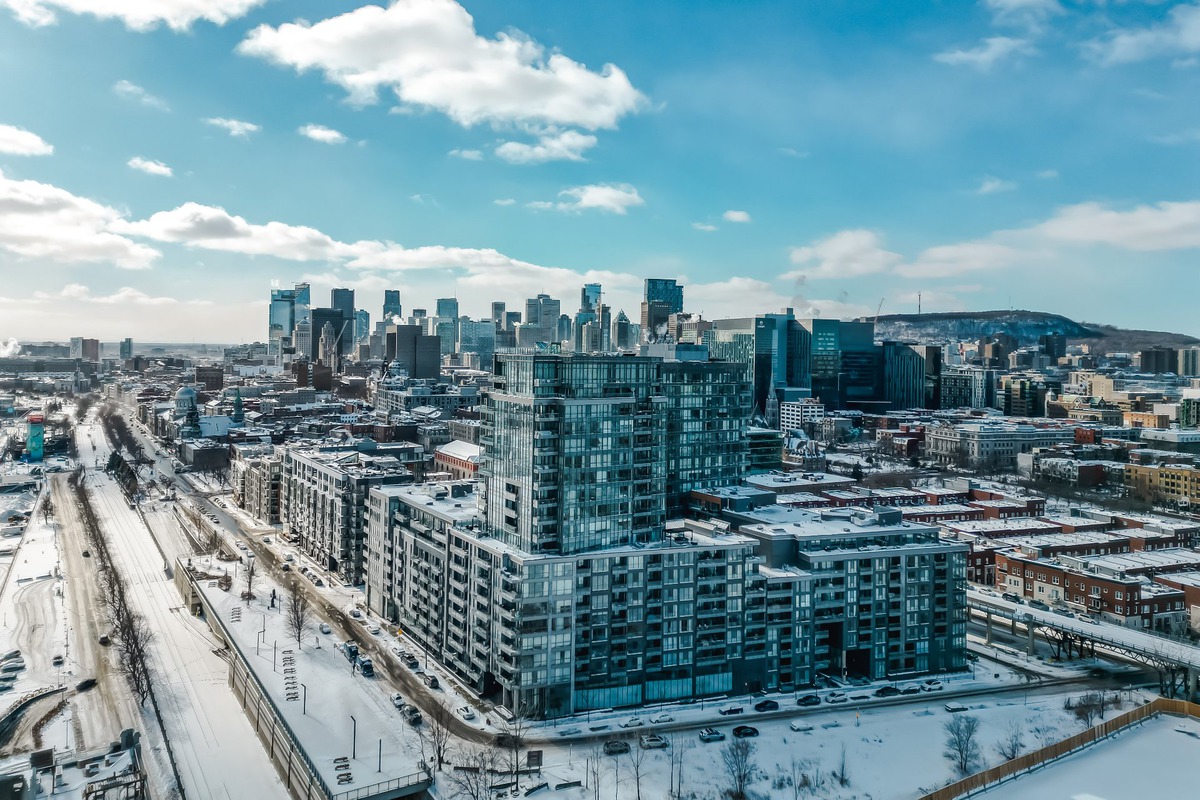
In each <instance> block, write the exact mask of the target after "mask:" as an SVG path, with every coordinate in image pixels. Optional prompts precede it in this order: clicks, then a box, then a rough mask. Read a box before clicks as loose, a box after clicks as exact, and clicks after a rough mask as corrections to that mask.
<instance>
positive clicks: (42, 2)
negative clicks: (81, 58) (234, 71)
mask: <svg viewBox="0 0 1200 800" xmlns="http://www.w3.org/2000/svg"><path fill="white" fill-rule="evenodd" d="M264 2H266V0H153V1H151V0H0V7H7V8H8V9H9V10H10V11H12V13H13V15H14V16H16V18H17V19H19V20H20V21H21V22H23V23H25V24H26V25H31V26H34V27H41V26H45V25H53V24H54V23H56V22H57V21H58V15H57V13H56V12H58V11H65V12H66V13H68V14H87V15H89V16H93V17H97V18H99V19H115V20H119V21H120V22H122V23H123V24H124V25H125V27H127V28H129V29H130V30H134V31H147V30H152V29H154V28H157V27H158V26H159V25H166V26H167V27H168V28H171V29H172V30H175V31H186V30H187V29H188V28H190V27H191V26H192V24H193V23H195V22H196V21H197V20H207V21H208V22H213V23H216V24H217V25H224V24H225V23H226V22H228V21H230V20H232V19H237V18H238V17H241V16H244V15H245V14H246V12H248V11H250V10H251V9H252V8H255V7H256V6H260V5H262V4H263V3H264Z"/></svg>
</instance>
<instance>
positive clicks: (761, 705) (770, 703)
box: [754, 700, 779, 711]
mask: <svg viewBox="0 0 1200 800" xmlns="http://www.w3.org/2000/svg"><path fill="white" fill-rule="evenodd" d="M754 710H755V711H778V710H779V703H776V702H775V701H774V700H759V701H758V702H757V703H755V704H754Z"/></svg>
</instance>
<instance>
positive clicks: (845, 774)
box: [833, 745, 850, 787]
mask: <svg viewBox="0 0 1200 800" xmlns="http://www.w3.org/2000/svg"><path fill="white" fill-rule="evenodd" d="M833 779H834V780H835V781H837V782H838V785H840V786H843V787H845V786H849V785H850V769H849V767H847V766H846V745H842V756H841V758H840V759H838V765H837V768H836V769H835V770H834V771H833Z"/></svg>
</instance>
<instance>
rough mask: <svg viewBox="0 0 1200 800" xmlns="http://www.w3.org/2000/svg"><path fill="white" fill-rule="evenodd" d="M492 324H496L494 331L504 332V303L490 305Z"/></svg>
mask: <svg viewBox="0 0 1200 800" xmlns="http://www.w3.org/2000/svg"><path fill="white" fill-rule="evenodd" d="M492 322H494V323H496V330H498V331H501V330H504V303H503V302H502V301H499V302H495V301H494V302H493V303H492Z"/></svg>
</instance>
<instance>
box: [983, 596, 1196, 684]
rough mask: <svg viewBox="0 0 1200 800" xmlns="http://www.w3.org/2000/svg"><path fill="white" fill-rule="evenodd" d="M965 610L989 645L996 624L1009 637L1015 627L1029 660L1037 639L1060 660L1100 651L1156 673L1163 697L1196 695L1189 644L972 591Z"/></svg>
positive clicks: (1193, 652)
mask: <svg viewBox="0 0 1200 800" xmlns="http://www.w3.org/2000/svg"><path fill="white" fill-rule="evenodd" d="M967 609H968V611H969V613H971V614H973V615H975V616H976V617H980V616H982V617H983V618H984V624H985V626H986V640H987V642H988V643H989V644H990V643H991V641H992V636H993V630H994V627H995V625H997V624H1000V625H1006V626H1007V627H1009V628H1010V631H1011V633H1012V634H1013V635H1017V629H1018V628H1019V627H1020V628H1024V629H1025V635H1026V641H1027V653H1028V654H1029V655H1031V656H1032V655H1033V654H1034V645H1035V642H1036V640H1037V637H1038V636H1039V635H1040V636H1042V637H1043V638H1044V639H1046V640H1047V641H1048V642H1050V644H1051V645H1052V646H1053V647H1054V650H1055V656H1056V657H1059V658H1062V657H1066V658H1071V657H1073V656H1081V657H1082V656H1088V655H1090V656H1095V655H1096V648H1097V646H1099V647H1100V648H1101V649H1103V650H1106V651H1108V652H1110V653H1114V654H1116V655H1118V656H1121V657H1122V658H1126V659H1129V660H1131V661H1137V662H1139V663H1142V664H1146V665H1147V666H1149V667H1151V668H1153V669H1154V670H1156V671H1157V672H1158V677H1159V689H1160V691H1161V692H1162V694H1163V695H1164V696H1166V697H1170V698H1180V699H1184V700H1189V701H1190V700H1193V699H1195V698H1196V697H1197V696H1198V695H1200V647H1197V646H1196V645H1194V644H1191V643H1190V642H1186V641H1180V640H1178V639H1171V638H1167V637H1165V636H1162V635H1160V634H1157V633H1149V632H1147V631H1143V630H1139V629H1137V628H1126V627H1124V626H1122V625H1114V624H1112V623H1110V622H1101V621H1094V620H1086V619H1080V618H1078V617H1075V616H1073V615H1072V616H1066V615H1064V614H1060V613H1057V612H1054V611H1045V610H1042V609H1038V608H1033V607H1032V606H1027V605H1024V604H1021V603H1013V602H1010V601H1008V600H1004V599H1003V598H1000V597H996V596H994V595H989V594H984V593H982V592H979V591H976V590H968V591H967Z"/></svg>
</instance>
